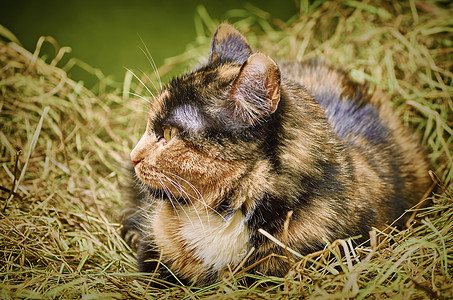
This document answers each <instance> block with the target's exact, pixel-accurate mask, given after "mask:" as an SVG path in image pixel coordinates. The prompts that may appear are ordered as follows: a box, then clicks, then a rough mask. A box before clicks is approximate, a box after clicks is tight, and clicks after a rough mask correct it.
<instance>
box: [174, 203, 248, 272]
mask: <svg viewBox="0 0 453 300" xmlns="http://www.w3.org/2000/svg"><path fill="white" fill-rule="evenodd" d="M188 215H189V218H190V219H189V218H188V216H187V215H180V222H181V225H182V226H181V228H180V232H179V233H180V236H181V238H182V239H183V240H184V241H185V242H186V245H187V247H189V248H190V249H193V250H194V252H195V255H196V257H197V258H198V259H200V260H201V261H203V264H204V265H206V266H207V267H212V268H213V269H215V270H221V269H223V268H225V267H226V266H228V265H232V266H234V265H237V264H239V263H240V262H241V260H242V259H243V258H244V256H245V255H246V254H247V251H248V247H247V242H248V239H249V230H248V227H247V225H246V224H245V221H244V220H245V218H244V215H243V214H242V212H241V211H240V210H238V211H236V213H235V214H234V215H233V217H232V218H231V219H229V220H228V221H225V220H224V219H222V217H220V216H218V215H212V214H211V215H209V216H208V215H206V214H201V215H200V216H197V215H196V214H195V212H193V211H192V212H189V213H188Z"/></svg>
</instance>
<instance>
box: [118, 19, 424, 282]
mask: <svg viewBox="0 0 453 300" xmlns="http://www.w3.org/2000/svg"><path fill="white" fill-rule="evenodd" d="M168 128H171V129H172V131H171V132H176V134H175V136H174V137H173V136H169V134H168V132H170V131H167V134H165V133H164V132H165V130H167V129H168ZM164 136H167V140H166V139H165V138H164ZM131 159H132V161H133V163H134V165H135V170H136V173H137V175H138V177H139V178H140V180H141V181H142V182H143V183H144V184H145V188H144V190H145V191H146V190H147V193H148V197H147V198H146V199H145V200H144V201H137V202H136V203H135V204H134V205H135V206H136V213H134V214H132V215H131V216H129V217H128V218H127V219H126V220H125V223H124V230H123V231H124V232H123V233H124V235H125V236H126V235H127V232H129V231H131V230H137V233H138V234H139V235H140V244H139V249H138V262H139V269H140V271H144V272H152V271H153V270H154V268H155V266H156V265H155V264H152V263H151V262H149V261H148V260H149V259H158V258H161V263H163V264H165V265H166V266H167V267H168V268H170V269H171V271H172V272H173V273H174V274H175V275H176V276H178V278H180V279H182V280H186V281H187V282H189V283H195V284H199V285H205V284H209V283H212V282H215V281H217V280H219V279H220V278H221V277H222V276H224V275H225V274H228V273H229V270H230V269H234V268H236V267H237V265H238V264H239V263H240V262H241V261H242V259H243V258H244V257H245V255H246V254H247V253H248V252H249V251H250V250H251V249H252V248H254V249H255V250H254V252H253V253H252V255H251V257H250V258H249V260H248V261H247V262H246V264H245V265H246V266H247V265H248V264H250V263H252V262H253V261H256V260H259V259H261V258H264V257H266V256H268V255H269V254H271V253H276V254H280V255H283V256H284V255H286V253H285V251H284V249H282V248H280V247H279V246H278V245H276V244H275V243H273V242H272V241H270V240H268V239H267V238H266V237H264V236H263V235H261V234H260V233H259V232H258V229H259V228H263V229H264V230H266V231H267V232H269V233H270V234H272V235H273V236H274V237H276V238H277V239H279V240H286V241H287V243H288V246H290V247H291V248H293V249H296V250H297V251H299V252H300V253H301V254H308V253H310V252H311V251H316V250H319V249H321V248H322V247H323V246H324V243H325V240H328V241H333V240H335V239H338V238H346V237H348V236H355V235H362V237H363V238H364V239H366V238H367V235H368V230H370V229H371V227H372V226H374V227H378V228H383V227H384V226H386V224H389V223H391V222H392V221H394V220H395V219H396V218H398V217H399V216H400V215H401V214H402V213H404V209H407V208H409V207H411V206H414V205H415V204H416V203H417V202H418V201H419V200H421V197H422V195H423V194H424V192H425V191H426V189H427V188H428V185H429V178H428V175H427V168H428V165H427V162H426V159H425V157H424V155H423V152H422V151H421V150H420V148H419V146H418V145H417V142H416V141H415V139H414V137H413V136H412V135H411V134H410V133H409V131H408V130H407V129H406V128H405V127H404V126H403V125H402V124H401V122H400V120H399V118H398V117H397V116H396V115H395V114H394V113H393V112H392V110H391V108H390V106H389V103H388V100H387V99H386V98H385V97H382V96H381V95H379V94H377V93H376V94H374V95H369V94H367V87H366V86H364V85H359V84H357V83H355V82H352V81H351V80H350V79H349V77H348V76H347V74H345V73H344V72H342V71H340V70H336V69H333V68H331V67H328V66H326V65H325V64H323V63H319V62H312V63H308V64H299V63H285V64H280V66H278V65H277V64H276V63H275V62H274V61H273V60H272V59H271V58H270V57H268V56H267V55H265V54H264V53H261V52H255V53H253V52H252V51H251V50H250V47H249V45H248V44H247V42H246V39H245V38H244V37H243V36H242V35H241V34H240V33H239V32H237V31H236V30H235V29H234V28H233V27H231V26H230V25H228V24H222V25H221V26H219V28H218V30H217V32H216V34H215V35H214V37H213V42H212V45H211V55H210V59H209V62H208V64H207V65H206V66H204V67H201V68H200V69H198V70H195V71H193V72H192V73H189V74H186V75H184V76H183V77H181V78H179V79H175V80H174V81H172V82H171V83H170V84H169V85H167V86H166V87H165V88H164V90H163V91H162V93H161V94H160V95H159V96H157V97H156V99H154V102H153V103H152V107H151V109H150V112H149V122H148V126H147V129H146V132H145V134H144V135H143V137H142V138H141V140H140V142H139V143H138V144H137V146H136V148H135V149H134V150H133V151H132V153H131ZM289 211H293V215H292V218H291V220H290V223H289V227H288V232H287V236H284V230H283V224H284V222H285V219H286V216H287V213H288V212H289ZM291 258H292V259H296V257H291ZM287 270H288V264H287V263H286V261H285V260H281V259H279V258H272V259H270V260H269V261H268V262H267V263H263V264H260V265H258V266H256V267H255V268H254V271H255V272H259V273H267V274H273V275H279V276H283V275H284V274H285V272H287ZM160 271H161V273H162V276H163V277H164V278H165V276H164V275H163V274H164V273H165V269H164V268H161V269H160ZM170 278H171V276H170V277H166V279H170Z"/></svg>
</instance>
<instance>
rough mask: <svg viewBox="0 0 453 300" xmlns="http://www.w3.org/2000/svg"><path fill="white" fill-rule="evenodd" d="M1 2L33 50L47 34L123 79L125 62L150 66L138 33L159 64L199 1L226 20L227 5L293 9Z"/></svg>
mask: <svg viewBox="0 0 453 300" xmlns="http://www.w3.org/2000/svg"><path fill="white" fill-rule="evenodd" d="M0 2H1V3H2V4H1V6H0V7H1V8H2V13H1V21H0V24H2V25H3V26H5V27H6V28H8V29H9V30H11V31H12V32H13V34H15V35H16V37H17V38H18V39H19V41H20V42H21V43H22V45H23V46H24V47H25V48H26V49H28V50H29V51H31V52H33V51H34V49H35V47H36V42H37V40H38V38H39V37H40V36H42V35H49V36H52V37H54V38H55V39H56V40H57V42H58V43H59V45H60V46H69V47H71V48H72V52H71V53H70V54H69V55H68V54H67V55H66V56H65V61H67V60H68V59H69V58H70V57H76V58H78V59H80V60H82V61H84V62H86V63H88V64H89V65H91V66H92V67H95V68H99V69H101V70H102V72H103V73H104V74H105V75H111V76H112V79H114V80H116V81H122V80H123V78H124V74H125V72H126V71H125V67H127V68H130V69H133V70H137V71H139V72H140V71H145V70H149V69H150V65H149V63H148V60H147V58H146V56H145V55H144V54H143V52H142V51H141V50H140V48H143V43H142V41H141V39H143V42H144V43H145V44H146V46H147V47H148V48H149V50H150V52H151V55H152V57H153V59H154V60H155V62H156V64H157V66H160V65H162V64H163V62H164V59H165V58H167V57H171V56H174V55H177V54H181V53H183V52H184V50H185V48H186V45H187V44H188V43H189V42H191V41H193V40H194V39H195V35H196V33H195V25H194V17H195V15H196V14H197V7H199V5H203V6H204V7H205V8H206V10H207V12H208V13H209V15H210V16H211V17H212V18H213V19H215V20H218V21H222V20H225V17H226V12H227V11H229V10H231V9H244V8H247V7H249V6H247V5H248V4H251V5H253V6H255V7H257V8H260V9H262V10H264V11H266V12H269V13H270V14H271V15H272V17H275V18H279V19H282V20H287V19H289V18H290V17H291V16H293V15H294V14H295V13H296V11H297V8H296V6H297V3H296V1H294V0H278V1H264V0H249V1H240V0H229V1H208V0H198V1H195V0H187V1H181V0H180V1H177V0H168V1H165V0H149V1H145V0H127V1H125V0H110V1H107V0H100V1H96V0H94V1H90V0H79V1H61V0H60V1H58V0H43V1H38V0H11V1H4V0H1V1H0ZM247 3H248V4H247ZM43 52H44V54H47V55H49V56H51V57H53V56H54V55H55V54H54V49H53V47H51V46H50V45H46V46H45V47H44V48H43ZM206 55H208V54H206ZM70 75H71V77H72V78H73V79H75V80H83V81H84V82H85V83H86V84H87V85H88V86H90V85H91V84H92V83H93V82H95V81H96V78H95V77H94V76H93V75H90V74H88V73H87V72H86V71H82V70H81V69H80V68H73V69H72V70H71V71H70ZM164 81H165V79H164Z"/></svg>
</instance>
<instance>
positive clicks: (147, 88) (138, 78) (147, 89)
mask: <svg viewBox="0 0 453 300" xmlns="http://www.w3.org/2000/svg"><path fill="white" fill-rule="evenodd" d="M126 70H127V71H128V72H129V73H131V74H132V76H134V77H135V79H137V80H138V81H139V82H140V83H141V84H142V85H143V87H144V88H145V89H146V91H148V93H149V94H150V95H151V96H152V97H153V98H154V97H155V96H154V93H153V92H151V90H150V89H149V87H148V86H147V85H146V84H145V83H144V82H143V81H142V80H141V79H140V77H138V76H137V75H136V74H135V73H134V71H132V70H131V69H128V68H126Z"/></svg>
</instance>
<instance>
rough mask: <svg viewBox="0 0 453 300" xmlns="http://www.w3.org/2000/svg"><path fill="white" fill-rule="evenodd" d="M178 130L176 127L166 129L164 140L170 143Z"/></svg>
mask: <svg viewBox="0 0 453 300" xmlns="http://www.w3.org/2000/svg"><path fill="white" fill-rule="evenodd" d="M177 131H178V130H177V129H176V128H175V127H165V128H164V139H165V141H166V142H167V143H168V142H169V141H170V140H171V139H172V138H173V137H174V136H175V135H176V132H177Z"/></svg>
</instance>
